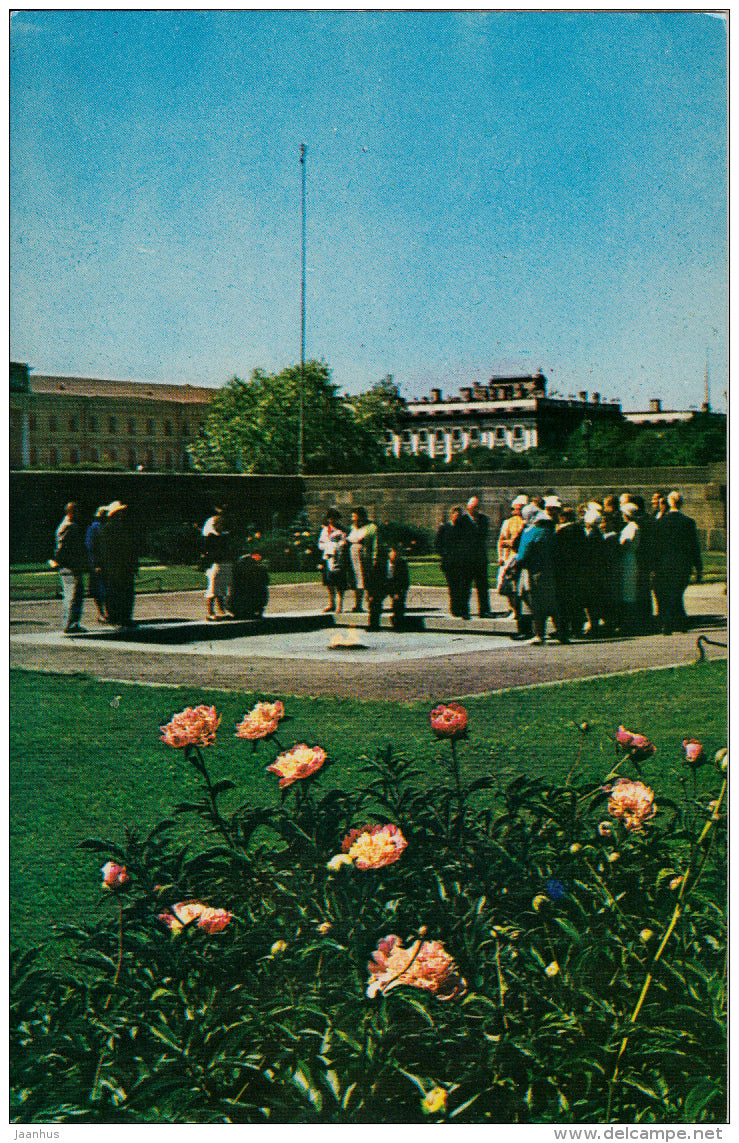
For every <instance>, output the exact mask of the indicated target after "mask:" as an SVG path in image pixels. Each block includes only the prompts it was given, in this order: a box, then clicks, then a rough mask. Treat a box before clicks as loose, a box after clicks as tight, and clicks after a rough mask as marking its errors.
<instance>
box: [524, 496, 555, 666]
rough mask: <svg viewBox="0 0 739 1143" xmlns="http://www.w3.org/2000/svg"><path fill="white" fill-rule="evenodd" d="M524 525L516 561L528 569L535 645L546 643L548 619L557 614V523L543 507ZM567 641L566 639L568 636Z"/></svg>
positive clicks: (525, 569) (531, 641) (532, 640)
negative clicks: (555, 577) (555, 578)
mask: <svg viewBox="0 0 739 1143" xmlns="http://www.w3.org/2000/svg"><path fill="white" fill-rule="evenodd" d="M532 524H533V527H530V528H525V529H524V530H523V532H522V533H521V541H520V543H519V546H518V551H517V552H516V565H517V566H518V567H519V568H521V569H522V570H524V571H527V572H528V576H529V587H528V601H529V606H530V608H531V614H532V618H533V626H534V636H533V638H532V639H530V640H529V642H530V643H533V644H535V645H542V644H543V643H546V629H547V619H548V618H549V617H550V616H552V617H554V615H555V611H556V599H555V594H554V559H553V548H554V525H553V521H552V518H551V516H549V515H548V514H547V512H545V511H540V512H539V513H538V514H537V515H536V516H534V517H533V519H532ZM565 641H566V640H565Z"/></svg>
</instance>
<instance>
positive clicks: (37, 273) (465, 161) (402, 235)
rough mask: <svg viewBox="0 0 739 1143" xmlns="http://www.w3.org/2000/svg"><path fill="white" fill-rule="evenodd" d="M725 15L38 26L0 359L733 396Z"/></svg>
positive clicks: (108, 20)
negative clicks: (291, 368) (537, 373)
mask: <svg viewBox="0 0 739 1143" xmlns="http://www.w3.org/2000/svg"><path fill="white" fill-rule="evenodd" d="M725 56H726V28H725V24H724V21H723V20H721V19H717V18H715V17H711V16H709V15H707V14H701V13H691V12H688V11H673V12H646V11H631V12H625V11H622V12H598V11H591V12H583V11H580V12H575V11H569V12H568V11H559V12H554V11H543V12H521V11H519V12H506V11H495V12H493V11H489V12H472V11H447V12H438V11H426V12H412V11H394V12H390V11H381V10H380V11H372V12H358V11H347V10H344V11H333V12H332V11H327V10H316V11H304V10H282V11H281V10H274V9H270V10H259V11H231V12H226V11H214V10H201V11H192V10H169V11H166V10H165V11H162V10H159V11H140V10H139V11H137V10H119V11H111V10H108V11H105V10H102V11H91V10H80V9H77V10H74V9H72V10H65V11H44V10H26V11H20V12H17V13H16V14H15V15H14V16H13V18H12V24H11V127H10V130H11V346H10V348H11V356H12V357H13V359H14V360H21V361H27V362H29V363H30V364H31V366H32V367H33V368H34V369H35V371H36V372H39V373H47V372H48V373H59V374H70V375H77V376H87V377H106V378H117V379H133V380H148V381H163V382H173V383H185V382H189V383H191V384H194V385H214V386H217V385H221V384H223V383H224V382H225V381H227V380H228V378H229V377H231V376H233V375H234V374H237V375H239V376H241V377H244V378H245V377H248V375H249V374H250V372H251V370H252V369H253V368H255V367H257V366H259V367H261V368H264V369H267V370H279V369H282V368H283V367H285V366H286V365H290V364H294V363H296V362H298V361H299V359H300V176H301V170H300V162H299V147H300V144H301V143H305V144H306V145H307V147H308V154H307V166H306V183H307V211H306V234H307V258H306V262H307V273H306V281H307V285H306V356H307V357H309V358H310V357H317V358H323V359H324V360H325V361H326V362H328V364H329V365H330V366H331V368H332V371H333V378H334V381H335V382H336V383H337V384H338V385H339V386H340V388H341V389H342V391H343V390H346V391H349V392H359V391H361V390H363V389H367V388H368V387H369V386H370V385H371V384H372V383H373V382H374V381H377V380H379V379H380V378H382V377H384V376H385V375H386V374H388V373H392V374H393V376H394V377H395V380H396V381H397V382H398V383H399V384H400V386H401V390H402V391H403V393H404V394H405V395H406V396H407V397H413V396H421V395H423V394H425V393H427V392H428V390H429V388H430V387H431V386H440V387H441V388H442V389H443V390H444V392H445V394H451V393H454V392H456V391H457V389H458V388H459V386H460V385H463V384H471V383H473V382H474V381H485V380H487V378H489V377H490V376H492V375H493V374H496V373H498V374H500V373H513V372H519V371H529V370H535V369H537V368H539V367H541V368H543V370H544V372H545V373H546V374H547V376H548V377H549V379H550V389H553V390H556V391H558V392H560V393H561V394H563V395H565V396H566V395H568V394H569V393H571V392H575V393H576V392H579V391H580V390H581V389H587V390H589V391H593V390H597V391H599V392H600V393H601V394H602V395H603V396H604V397H605V398H611V397H614V398H618V399H620V400H621V401H622V402H623V405H624V408H626V409H633V408H642V407H645V406H646V402H647V401H648V399H649V398H650V397H661V398H662V401H663V405H664V406H665V407H679V408H682V407H688V406H690V405H699V404H700V402H701V400H702V398H703V377H704V370H705V364H706V355H708V362H709V370H710V379H711V398H712V404H713V406H714V407H715V408H724V407H725V401H724V390H725V389H726V387H727V381H726V370H727V350H726V66H725V63H726V61H725Z"/></svg>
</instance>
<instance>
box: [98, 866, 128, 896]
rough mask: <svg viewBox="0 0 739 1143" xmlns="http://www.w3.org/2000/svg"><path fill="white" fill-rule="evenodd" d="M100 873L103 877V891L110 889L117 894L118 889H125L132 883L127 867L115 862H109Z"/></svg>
mask: <svg viewBox="0 0 739 1143" xmlns="http://www.w3.org/2000/svg"><path fill="white" fill-rule="evenodd" d="M100 872H101V873H102V875H103V883H102V885H101V886H100V888H101V889H110V890H112V891H113V892H115V890H117V889H125V888H126V887H127V886H128V885H129V884H130V882H131V877H130V875H129V872H128V870H127V869H126V867H125V865H116V863H115V862H114V861H108V862H107V863H106V864H105V865H104V866H103V868H102V869H101V870H100Z"/></svg>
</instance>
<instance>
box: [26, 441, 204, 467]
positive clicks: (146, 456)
mask: <svg viewBox="0 0 739 1143" xmlns="http://www.w3.org/2000/svg"><path fill="white" fill-rule="evenodd" d="M62 454H64V455H63V456H62ZM48 458H49V459H48V465H49V468H58V467H59V464H60V459H62V463H64V462H66V463H68V464H70V465H73V466H74V465H78V464H81V463H82V462H83V461H84V462H85V463H88V464H99V463H100V452H99V450H98V449H96V448H94V447H90V448H86V449H83V450H82V451H80V449H78V448H70V449H64V450H62V452H61V453H60V450H59V449H58V448H54V447H53V446H52V447H51V448H50V449H49V452H48ZM29 460H30V463H31V467H32V468H37V467H38V465H39V463H42V460H41V457H40V454H39V450H38V449H37V448H36V447H35V446H32V447H31V449H30V453H29ZM104 460H105V462H106V464H118V463H119V457H118V451H117V450H116V449H114V448H111V449H106V450H105V454H104ZM121 460H122V457H121ZM43 463H46V454H44V458H43ZM179 464H180V467H181V468H182V469H187V468H189V465H190V458H189V457H188V455H187V453H183V454H182V456H181V457H180V458H179ZM139 466H141V467H143V468H149V469H151V468H154V466H155V457H154V450H153V449H146V451H145V452H144V453H143V454H142V455H141V459H139V456H138V455H137V453H136V452H135V451H134V449H129V450H128V454H127V457H126V467H127V468H130V469H132V470H134V469H137V468H138V467H139ZM164 468H165V469H168V470H172V471H173V470H174V468H175V458H174V454H173V453H172V452H170V451H169V450H167V451H165V453H164Z"/></svg>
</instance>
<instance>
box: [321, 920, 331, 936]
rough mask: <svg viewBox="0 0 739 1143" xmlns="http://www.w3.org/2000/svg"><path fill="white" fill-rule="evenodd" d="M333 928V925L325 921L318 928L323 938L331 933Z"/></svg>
mask: <svg viewBox="0 0 739 1143" xmlns="http://www.w3.org/2000/svg"><path fill="white" fill-rule="evenodd" d="M332 927H333V926H332V925H331V922H330V921H324V922H323V923H322V924H320V925H319V926H318V931H319V933H320V934H321V936H322V937H325V936H326V934H327V933H330V932H331V929H332Z"/></svg>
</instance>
